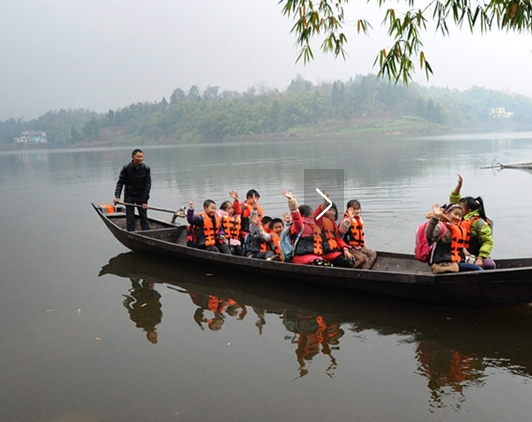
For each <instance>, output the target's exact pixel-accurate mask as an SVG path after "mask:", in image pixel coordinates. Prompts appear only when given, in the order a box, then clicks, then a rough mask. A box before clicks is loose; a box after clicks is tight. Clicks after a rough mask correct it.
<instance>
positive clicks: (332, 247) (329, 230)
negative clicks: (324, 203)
mask: <svg viewBox="0 0 532 422" xmlns="http://www.w3.org/2000/svg"><path fill="white" fill-rule="evenodd" d="M322 226H323V227H322V229H321V230H322V233H323V240H324V241H325V242H327V243H328V245H323V248H324V249H325V251H326V252H327V253H328V252H334V251H336V250H339V249H340V247H339V246H338V242H337V241H336V238H337V236H338V226H337V225H336V223H335V222H334V221H333V220H331V219H330V218H327V217H323V220H322Z"/></svg>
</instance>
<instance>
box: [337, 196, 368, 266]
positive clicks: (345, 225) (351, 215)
mask: <svg viewBox="0 0 532 422" xmlns="http://www.w3.org/2000/svg"><path fill="white" fill-rule="evenodd" d="M338 230H339V231H340V234H341V235H342V236H343V239H344V241H345V242H346V243H347V245H348V246H349V248H350V250H349V251H350V252H351V254H352V255H353V256H354V257H355V268H358V267H360V268H361V269H363V270H369V269H370V268H371V267H372V266H373V264H374V263H375V260H376V259H377V253H376V252H375V251H373V250H371V249H368V248H367V247H366V234H365V233H364V222H363V221H362V217H361V216H360V202H358V201H357V200H356V199H352V200H350V201H349V202H348V203H347V206H346V211H345V214H344V218H343V220H342V221H341V222H340V224H339V225H338Z"/></svg>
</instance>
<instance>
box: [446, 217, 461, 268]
mask: <svg viewBox="0 0 532 422" xmlns="http://www.w3.org/2000/svg"><path fill="white" fill-rule="evenodd" d="M446 225H447V227H448V228H450V229H451V231H452V237H451V262H461V261H462V259H463V257H464V255H463V249H464V242H465V233H464V232H465V231H464V229H463V227H461V226H457V225H456V224H451V223H447V224H446Z"/></svg>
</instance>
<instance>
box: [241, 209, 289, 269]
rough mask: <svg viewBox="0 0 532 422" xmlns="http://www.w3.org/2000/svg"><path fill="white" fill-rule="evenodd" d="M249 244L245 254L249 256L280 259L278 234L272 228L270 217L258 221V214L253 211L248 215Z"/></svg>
mask: <svg viewBox="0 0 532 422" xmlns="http://www.w3.org/2000/svg"><path fill="white" fill-rule="evenodd" d="M249 223H250V224H249V230H250V231H249V235H250V239H249V246H248V249H247V256H248V257H250V258H258V259H266V260H268V261H272V260H275V261H278V260H280V256H281V255H280V252H281V251H280V249H279V240H280V238H279V235H278V234H277V233H276V232H274V231H273V230H272V219H271V218H270V217H268V216H264V217H263V218H262V222H259V217H258V215H257V214H256V213H255V212H254V213H253V214H251V216H250V217H249Z"/></svg>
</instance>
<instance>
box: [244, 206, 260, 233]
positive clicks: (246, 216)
mask: <svg viewBox="0 0 532 422" xmlns="http://www.w3.org/2000/svg"><path fill="white" fill-rule="evenodd" d="M255 206H256V207H257V215H258V217H259V221H262V207H261V206H260V205H259V204H255ZM240 207H241V208H242V227H241V229H240V231H241V232H242V236H244V235H246V234H248V233H249V216H250V215H251V213H252V211H253V205H249V204H248V203H247V202H242V203H241V204H240Z"/></svg>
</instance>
